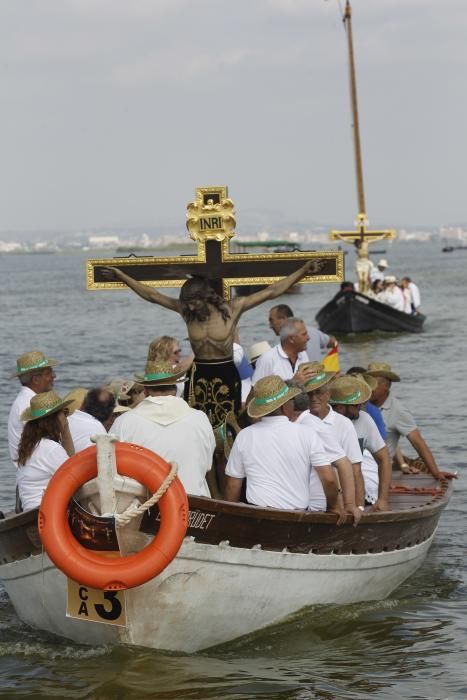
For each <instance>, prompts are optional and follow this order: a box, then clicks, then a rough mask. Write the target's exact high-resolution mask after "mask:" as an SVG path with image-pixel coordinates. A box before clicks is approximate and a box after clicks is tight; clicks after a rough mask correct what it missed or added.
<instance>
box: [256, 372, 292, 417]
mask: <svg viewBox="0 0 467 700" xmlns="http://www.w3.org/2000/svg"><path fill="white" fill-rule="evenodd" d="M300 393H301V389H299V388H298V387H290V386H287V384H286V383H285V382H284V380H283V379H281V378H280V377H279V376H278V375H276V374H273V375H271V376H270V377H263V378H262V379H260V380H259V381H258V382H257V383H256V384H255V386H254V387H253V398H252V399H251V401H250V402H249V404H248V406H247V413H248V415H249V416H250V417H251V418H262V417H263V416H267V415H268V414H269V413H272V412H273V411H276V410H277V409H278V408H280V407H281V406H283V405H284V404H285V403H287V401H290V399H293V398H294V396H297V394H300Z"/></svg>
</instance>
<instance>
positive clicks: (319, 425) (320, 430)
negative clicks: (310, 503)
mask: <svg viewBox="0 0 467 700" xmlns="http://www.w3.org/2000/svg"><path fill="white" fill-rule="evenodd" d="M286 384H287V385H288V386H290V387H293V386H296V382H295V381H294V380H293V379H289V380H287V382H286ZM292 404H293V412H292V415H291V416H290V420H291V421H294V422H296V423H298V424H300V425H304V426H305V427H306V428H307V429H308V430H311V431H313V432H315V433H316V434H317V435H318V437H319V438H320V440H321V442H322V444H323V448H324V451H325V453H326V455H327V457H328V459H329V462H330V464H331V465H332V466H333V467H335V468H336V469H337V474H338V477H339V483H340V488H341V491H342V499H343V507H344V510H345V512H346V513H347V515H349V516H350V518H351V520H352V521H353V523H354V525H357V524H358V523H359V522H360V519H361V517H362V510H361V509H359V508H358V507H357V506H356V505H355V480H354V475H353V469H352V464H351V463H350V461H349V460H348V459H347V457H346V455H345V452H344V450H343V449H342V447H341V446H340V444H339V443H338V441H337V439H336V438H335V437H334V435H333V433H332V431H331V430H330V429H329V426H328V425H326V424H325V423H324V422H323V421H322V420H321V419H320V418H318V417H317V416H314V415H312V414H311V413H310V411H309V408H308V395H307V394H305V392H303V391H302V390H301V389H300V394H297V396H294V398H293V402H292ZM316 480H317V475H316V473H315V471H314V470H312V472H311V477H310V490H311V492H313V491H314V490H315V489H316V488H317V485H316ZM310 510H312V508H310Z"/></svg>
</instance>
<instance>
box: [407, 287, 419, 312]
mask: <svg viewBox="0 0 467 700" xmlns="http://www.w3.org/2000/svg"><path fill="white" fill-rule="evenodd" d="M409 291H410V300H411V302H412V304H413V305H414V306H415V308H416V309H418V307H419V306H420V290H419V288H418V287H417V285H416V284H415V282H409Z"/></svg>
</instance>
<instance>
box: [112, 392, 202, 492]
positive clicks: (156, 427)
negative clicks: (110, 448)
mask: <svg viewBox="0 0 467 700" xmlns="http://www.w3.org/2000/svg"><path fill="white" fill-rule="evenodd" d="M111 432H112V434H114V435H116V436H117V437H118V438H119V439H120V440H121V441H122V442H132V443H134V444H135V445H141V447H146V448H148V449H149V450H152V451H153V452H155V454H157V455H159V456H160V457H162V458H163V459H165V460H166V461H167V462H176V463H177V464H178V477H179V478H180V481H181V482H182V484H183V486H184V488H185V491H186V492H187V493H191V494H193V495H195V496H210V495H211V494H210V491H209V487H208V485H207V482H206V472H208V471H209V470H210V469H211V466H212V455H213V452H214V448H215V445H216V442H215V438H214V433H213V430H212V427H211V424H210V422H209V419H208V417H207V416H206V415H205V414H204V413H203V412H202V411H197V410H196V409H194V408H190V406H188V404H187V403H186V401H184V400H183V399H180V398H179V397H177V396H147V397H146V398H145V399H144V401H141V403H139V404H138V405H137V406H136V407H135V408H133V409H132V410H131V411H127V412H126V413H122V415H121V416H119V417H118V418H117V420H116V421H115V422H114V424H113V426H112V430H111Z"/></svg>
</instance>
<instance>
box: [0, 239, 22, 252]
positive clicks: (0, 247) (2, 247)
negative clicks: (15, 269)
mask: <svg viewBox="0 0 467 700" xmlns="http://www.w3.org/2000/svg"><path fill="white" fill-rule="evenodd" d="M24 250H25V247H24V245H23V244H22V243H17V242H16V241H0V253H22V252H23V251H24Z"/></svg>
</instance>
